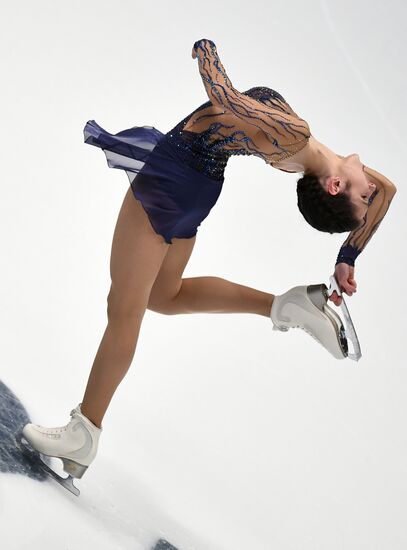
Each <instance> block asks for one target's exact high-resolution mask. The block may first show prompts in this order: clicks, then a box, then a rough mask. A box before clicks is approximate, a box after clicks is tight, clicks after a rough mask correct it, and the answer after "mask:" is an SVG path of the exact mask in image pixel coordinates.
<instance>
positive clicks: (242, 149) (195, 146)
mask: <svg viewBox="0 0 407 550" xmlns="http://www.w3.org/2000/svg"><path fill="white" fill-rule="evenodd" d="M242 95H245V96H247V97H250V98H253V99H255V100H256V101H257V102H259V105H261V104H264V105H268V106H272V107H273V108H274V109H275V110H276V111H277V112H281V113H286V112H287V111H288V112H290V113H291V114H293V113H294V111H293V110H292V109H291V107H290V106H289V105H288V103H287V102H286V100H285V99H284V97H283V96H282V95H281V94H279V93H278V92H276V91H275V90H273V89H272V88H268V87H266V86H255V87H253V88H250V89H249V90H246V91H245V92H242ZM201 112H202V113H203V114H202V115H200V113H201ZM294 115H295V116H297V115H296V114H295V113H294ZM193 117H194V118H196V122H197V124H199V125H200V126H202V125H203V124H205V122H207V124H206V128H205V129H204V130H202V131H200V132H199V131H198V132H194V131H190V130H185V129H184V128H185V126H186V125H187V124H188V123H189V122H190V120H191V119H192V118H193ZM230 118H231V116H230V112H229V111H228V110H227V109H223V110H222V111H219V110H218V112H217V111H216V109H214V107H213V105H212V102H211V101H207V102H206V103H203V104H202V105H201V106H200V107H198V108H197V109H195V110H194V111H193V112H192V113H191V114H189V115H188V116H186V117H185V118H184V119H183V120H181V121H180V122H179V123H178V124H177V125H176V126H174V128H172V129H171V130H170V131H169V132H167V134H166V138H167V139H168V140H169V142H170V144H171V145H172V147H173V148H174V150H175V151H176V153H177V155H178V158H179V160H180V161H181V162H183V163H185V164H186V165H187V166H189V167H191V168H194V169H195V170H197V171H198V172H201V173H202V174H205V175H206V176H208V177H210V178H212V179H214V180H219V181H220V180H222V179H223V178H224V171H225V168H226V165H227V162H228V160H229V158H230V157H231V156H235V155H239V156H241V155H253V156H257V157H260V158H262V159H263V160H264V161H265V162H267V163H268V164H270V158H273V153H269V154H267V153H266V152H264V151H261V150H260V149H258V148H257V147H256V144H255V142H254V140H253V139H252V138H251V137H250V136H248V135H247V134H246V132H245V131H244V129H242V128H244V124H240V121H239V119H237V118H235V117H234V121H233V122H234V123H232V124H231V123H230ZM302 138H303V141H304V145H303V146H305V145H306V142H307V141H308V138H307V137H306V138H304V136H303V135H302ZM277 143H278V141H277V140H274V144H275V146H277ZM298 144H299V140H298V139H297V140H294V141H293V142H292V143H289V144H286V145H285V147H284V150H283V151H282V147H281V148H280V150H279V152H278V153H275V154H274V155H275V157H276V160H275V162H279V161H281V160H282V159H284V158H288V157H289V156H290V155H293V154H294V153H295V152H297V151H298ZM290 145H291V146H292V145H294V146H296V147H297V148H296V149H295V150H294V151H293V150H292V149H289V148H288V147H289V146H290Z"/></svg>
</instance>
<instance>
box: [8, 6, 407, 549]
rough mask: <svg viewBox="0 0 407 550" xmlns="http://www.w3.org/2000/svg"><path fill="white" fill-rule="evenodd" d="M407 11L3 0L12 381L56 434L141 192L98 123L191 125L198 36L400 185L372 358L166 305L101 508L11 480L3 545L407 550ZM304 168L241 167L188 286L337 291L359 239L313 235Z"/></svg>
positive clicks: (380, 275) (90, 349) (363, 281)
mask: <svg viewBox="0 0 407 550" xmlns="http://www.w3.org/2000/svg"><path fill="white" fill-rule="evenodd" d="M406 16H407V8H406V4H405V3H404V2H403V1H401V0H399V1H395V0H390V2H387V3H377V2H376V3H372V2H368V0H356V1H351V0H341V1H340V2H339V1H323V2H322V1H321V2H317V1H314V2H313V1H310V2H300V1H299V0H296V1H291V2H286V1H283V0H276V1H273V2H268V1H267V2H266V1H265V0H263V1H258V2H256V3H247V2H239V1H236V2H233V3H232V2H223V3H219V2H217V1H216V2H215V1H214V0H209V1H207V2H205V3H202V2H201V3H191V2H186V1H185V0H183V1H179V2H164V1H163V0H160V1H158V2H154V3H153V4H147V3H144V2H143V3H141V2H133V1H130V0H121V1H118V2H115V3H112V2H107V1H106V0H98V1H96V0H88V1H87V2H79V1H78V0H74V1H72V2H69V3H60V2H51V0H46V1H45V0H39V1H37V2H28V1H27V0H24V1H22V2H18V3H8V4H7V5H4V6H3V7H2V17H1V22H0V26H1V32H0V46H1V47H0V56H1V61H2V63H1V65H2V86H1V93H2V101H1V105H0V114H1V120H2V131H1V132H0V147H1V151H2V153H3V160H2V178H1V179H2V183H1V190H2V194H1V201H0V235H1V237H0V238H1V248H2V260H1V281H2V282H1V288H2V292H1V294H2V296H1V308H0V329H1V332H0V334H1V340H2V367H1V374H0V376H1V379H2V381H3V382H4V383H5V384H7V385H8V386H9V387H10V388H11V389H12V390H13V391H14V392H15V393H16V394H17V395H18V397H19V398H20V399H21V401H22V402H23V403H24V405H25V406H26V407H27V409H28V412H29V414H30V416H31V418H32V420H33V421H34V422H36V423H39V424H43V425H46V426H60V425H63V424H66V422H67V421H68V420H69V411H70V410H71V409H72V408H73V407H74V406H76V405H77V404H78V403H79V402H80V400H81V398H82V396H83V390H84V387H85V384H86V381H87V377H88V374H89V371H90V367H91V364H92V362H93V359H94V356H95V353H96V350H97V347H98V345H99V342H100V339H101V337H102V335H103V332H104V329H105V325H106V296H107V293H108V290H109V287H110V276H109V255H110V247H111V239H112V234H113V230H114V226H115V223H116V219H117V214H118V212H119V208H120V205H121V202H122V200H123V197H124V194H125V192H126V190H127V187H128V180H127V177H126V175H125V174H124V173H122V172H120V171H118V170H111V169H109V168H108V167H107V165H106V161H105V158H104V155H103V152H102V151H101V150H97V149H96V148H91V147H89V146H88V145H85V144H84V143H83V135H82V129H83V126H84V125H85V123H86V121H87V120H89V119H95V120H96V121H97V122H98V123H99V124H101V125H102V126H103V127H104V128H105V129H107V130H109V131H111V132H118V131H120V130H122V129H125V128H129V127H131V126H134V125H144V124H145V125H153V126H155V127H156V128H158V129H160V130H161V131H163V132H166V131H167V130H169V129H171V128H172V127H173V126H174V125H175V123H177V122H178V121H179V120H181V118H183V117H184V116H186V115H187V114H188V113H189V112H191V111H192V110H193V109H194V108H195V107H196V106H197V105H199V104H201V103H203V102H204V101H206V99H207V97H206V95H205V91H204V88H203V85H202V81H201V78H200V76H199V73H198V68H197V65H196V60H192V58H191V50H192V45H193V43H194V42H195V41H196V40H197V39H199V38H203V37H206V38H210V39H212V40H214V41H215V43H216V44H217V47H218V52H219V55H220V57H221V59H222V62H223V64H224V66H225V69H226V71H227V73H228V75H229V77H230V79H231V81H232V82H233V84H234V86H235V87H236V88H237V89H240V90H245V89H248V88H249V87H251V86H255V85H264V86H269V87H272V88H274V89H276V90H277V91H279V92H280V93H282V94H283V95H284V97H286V99H287V100H288V101H289V103H290V104H291V105H292V106H293V108H294V109H295V110H296V112H298V113H299V114H300V116H302V117H303V118H305V119H306V120H307V121H308V122H309V124H310V127H311V130H312V133H313V135H314V136H315V137H316V138H317V139H318V140H320V141H322V142H323V143H325V144H326V145H327V146H329V147H330V148H331V149H332V150H334V151H335V152H337V153H338V154H342V155H346V154H350V153H353V152H358V153H359V155H360V157H361V160H362V162H364V163H365V164H366V165H369V166H371V167H373V168H374V169H376V170H378V171H379V172H382V173H383V174H385V175H386V176H387V177H388V178H389V179H390V180H391V181H393V182H394V183H395V185H396V186H397V187H398V193H397V195H396V196H395V199H394V201H393V203H392V205H391V206H390V210H389V212H388V214H387V216H386V217H385V219H384V221H383V222H382V225H381V226H380V227H379V229H378V231H377V233H376V234H375V235H374V236H373V237H372V240H371V241H370V242H369V244H368V245H367V247H366V249H365V250H364V251H363V253H362V255H361V256H360V257H359V258H358V259H357V264H356V270H355V277H356V281H357V283H358V292H357V293H356V294H355V295H354V296H352V297H351V298H348V300H347V304H348V307H349V310H350V313H351V315H352V318H353V321H354V323H355V326H356V329H357V332H358V335H359V338H360V342H361V346H362V353H363V357H362V359H361V361H360V362H359V363H357V364H355V363H354V362H351V361H336V360H335V359H333V358H331V357H330V356H329V355H328V354H327V352H326V351H325V350H324V349H322V348H320V347H319V346H318V344H317V343H316V342H315V341H314V340H312V339H311V338H310V337H309V336H308V335H306V334H305V333H302V332H301V331H290V332H288V333H287V334H283V333H276V332H272V330H271V328H272V325H271V322H269V321H268V320H267V319H266V318H264V317H261V316H255V315H245V314H236V315H216V314H214V315H208V314H195V315H180V316H164V315H159V314H157V313H154V312H151V311H147V312H146V315H145V317H144V320H143V325H142V328H141V332H140V337H139V342H138V346H137V350H136V355H135V358H134V361H133V364H132V366H131V369H130V370H129V372H128V374H127V375H126V377H125V379H124V381H123V382H122V384H121V385H120V386H119V388H118V390H117V392H116V394H115V396H114V398H113V400H112V403H111V405H110V407H109V410H108V412H107V415H106V417H105V421H104V433H103V435H102V438H101V443H100V449H99V453H98V456H97V458H96V460H95V462H94V463H93V464H92V466H91V468H89V471H88V472H87V473H86V474H85V476H84V477H83V479H82V480H78V481H77V485H78V487H79V488H80V490H81V496H80V497H79V498H76V497H74V496H73V495H70V494H69V493H67V492H66V491H65V490H64V489H63V488H61V487H59V486H58V485H57V484H55V482H53V481H52V480H50V481H49V482H47V483H46V484H44V483H37V482H34V481H32V480H30V479H27V478H23V477H20V476H17V475H13V476H12V475H7V474H1V475H0V537H1V538H0V547H1V548H2V549H4V550H28V549H35V550H37V549H38V550H83V549H84V548H86V549H87V550H93V549H95V550H96V549H97V550H105V549H106V550H107V549H109V550H110V549H112V548H114V549H118V550H122V549H123V550H139V549H140V550H141V549H142V550H147V549H148V548H150V547H151V545H152V544H153V542H154V541H155V540H157V539H158V538H160V537H163V538H166V539H167V540H168V541H169V542H171V543H172V544H174V545H175V546H178V547H179V549H180V550H248V549H250V550H274V549H278V550H326V549H328V548H329V550H390V549H391V550H405V548H406V547H407V529H406V523H405V517H406V509H407V460H406V458H407V457H406V451H407V436H406V429H405V419H406V413H407V406H406V398H405V391H406V390H405V388H406V385H407V370H406V367H405V364H406V361H405V333H404V330H405V319H406V305H407V304H406V292H405V291H404V286H403V285H404V281H405V276H406V267H407V262H406V244H405V242H406V235H407V232H406V215H405V213H406V208H407V204H406V194H405V187H406V184H405V180H406V177H405V166H404V160H405V158H406V152H407V151H406V138H405V134H404V131H405V128H406V122H407V121H406V118H407V116H406V109H405V98H406V97H407V96H406V91H407V90H406V78H407V77H406V74H407V71H406V69H407V67H406V60H405V55H406V33H405V21H406ZM296 179H297V177H296V175H295V174H293V175H289V174H285V173H283V172H278V171H276V170H273V169H271V168H270V167H269V166H267V165H266V164H265V163H263V162H262V161H261V160H259V159H257V158H247V157H246V158H245V157H240V158H233V159H231V161H230V163H229V165H228V167H227V171H226V180H225V184H224V188H223V191H222V195H221V197H220V198H219V201H218V203H217V205H216V206H215V208H214V209H213V211H212V212H211V214H210V216H209V217H208V218H207V219H206V220H205V221H204V222H203V224H202V225H201V227H200V228H199V230H198V238H197V241H196V245H195V249H194V251H193V254H192V257H191V259H190V261H189V263H188V266H187V268H186V270H185V273H184V276H186V277H192V276H200V275H213V276H218V277H223V278H225V279H228V280H231V281H234V282H237V283H239V284H245V285H248V286H252V287H254V288H257V289H261V290H264V291H267V292H272V293H275V294H279V293H282V292H284V291H285V290H287V289H288V288H290V287H292V286H295V285H297V284H313V283H321V282H325V283H327V282H328V278H329V275H331V274H332V270H333V265H334V262H335V259H336V255H337V252H338V250H339V247H340V245H341V244H342V242H343V241H344V239H345V238H346V235H345V234H343V235H338V234H337V235H333V236H331V235H328V234H323V233H319V232H317V231H315V230H313V229H312V228H311V227H309V226H307V225H306V224H305V222H304V220H303V219H302V217H301V215H300V213H299V212H298V210H297V207H296V193H295V184H296Z"/></svg>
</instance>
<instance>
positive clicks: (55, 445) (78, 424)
mask: <svg viewBox="0 0 407 550" xmlns="http://www.w3.org/2000/svg"><path fill="white" fill-rule="evenodd" d="M81 404H82V403H80V404H79V405H78V406H77V407H76V408H75V409H73V410H72V411H71V421H70V422H69V423H68V424H67V425H66V426H62V427H60V428H44V427H43V426H38V425H37V424H26V425H25V426H24V428H23V431H22V436H23V438H24V439H26V440H27V441H28V443H29V444H30V445H31V447H32V448H33V449H35V450H36V451H38V452H39V453H42V454H43V455H46V456H51V457H56V458H60V459H61V460H62V463H63V469H64V471H65V472H67V473H68V474H69V476H71V477H72V478H78V479H79V478H81V477H82V476H83V474H84V473H85V472H86V470H87V468H88V466H89V465H90V464H91V462H92V461H93V460H94V458H95V456H96V452H97V448H98V443H99V437H100V434H101V432H102V428H98V427H97V426H95V425H94V424H93V423H92V422H91V421H90V420H89V419H88V418H87V417H86V416H85V415H83V414H82V411H81Z"/></svg>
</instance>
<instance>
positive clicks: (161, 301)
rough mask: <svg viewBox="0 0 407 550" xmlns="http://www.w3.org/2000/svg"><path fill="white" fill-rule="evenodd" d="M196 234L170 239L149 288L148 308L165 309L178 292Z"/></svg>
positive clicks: (154, 309)
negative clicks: (151, 285) (152, 283)
mask: <svg viewBox="0 0 407 550" xmlns="http://www.w3.org/2000/svg"><path fill="white" fill-rule="evenodd" d="M195 241H196V235H195V236H194V237H191V238H189V239H177V238H176V237H174V238H173V239H172V243H173V244H172V245H169V249H168V252H167V254H166V256H165V258H164V260H163V263H162V264H161V267H160V271H159V272H158V275H157V277H156V279H155V281H154V285H153V288H152V289H151V293H150V298H149V302H148V306H147V307H148V308H149V309H151V310H153V311H158V312H160V311H165V308H166V306H167V305H168V304H169V303H170V302H171V300H172V299H173V298H175V296H176V295H177V294H178V292H179V290H180V288H181V284H182V274H183V272H184V269H185V267H186V265H187V263H188V260H189V258H190V257H191V254H192V250H193V248H194V245H195Z"/></svg>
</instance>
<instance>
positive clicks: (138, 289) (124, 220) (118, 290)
mask: <svg viewBox="0 0 407 550" xmlns="http://www.w3.org/2000/svg"><path fill="white" fill-rule="evenodd" d="M169 246H170V245H169V244H167V243H166V242H165V240H164V238H163V237H162V235H159V234H157V233H156V232H155V231H154V229H153V227H152V226H151V223H150V220H149V218H148V216H147V214H146V212H145V210H144V209H143V206H142V205H141V203H140V202H139V201H138V200H137V199H136V198H135V197H134V195H133V191H132V189H131V187H129V189H128V190H127V193H126V195H125V197H124V200H123V204H122V206H121V209H120V212H119V216H118V219H117V223H116V227H115V230H114V234H113V241H112V249H111V257H110V276H111V280H112V284H111V289H110V293H109V298H108V301H109V305H110V306H112V307H113V306H114V307H116V308H119V309H120V310H121V311H123V310H128V311H131V310H132V309H134V308H135V307H140V306H144V308H145V307H147V303H148V299H149V295H150V291H151V288H152V286H153V284H154V281H155V279H156V277H157V274H158V272H159V270H160V267H161V265H162V262H163V260H164V258H165V255H166V253H167V250H168V247H169Z"/></svg>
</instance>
